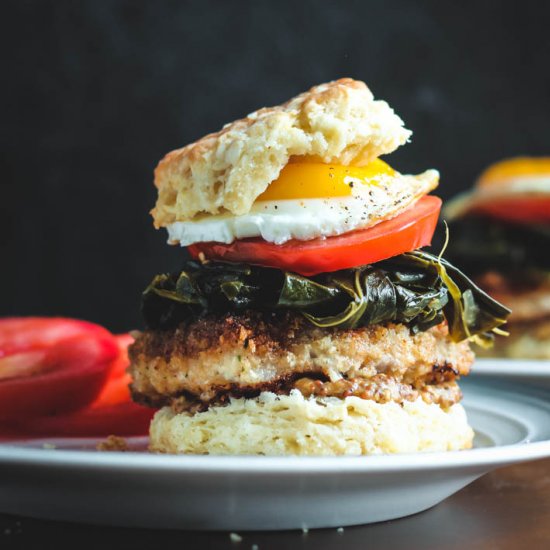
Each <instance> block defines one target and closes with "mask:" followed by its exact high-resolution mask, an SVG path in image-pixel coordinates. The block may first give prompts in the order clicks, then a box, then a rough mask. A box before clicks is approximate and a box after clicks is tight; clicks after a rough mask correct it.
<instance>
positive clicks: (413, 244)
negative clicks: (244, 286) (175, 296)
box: [189, 195, 441, 275]
mask: <svg viewBox="0 0 550 550" xmlns="http://www.w3.org/2000/svg"><path fill="white" fill-rule="evenodd" d="M440 209H441V199H440V198H438V197H434V196H431V195H430V196H426V197H422V198H421V199H420V200H419V201H417V202H416V204H414V205H413V206H412V207H411V208H408V209H407V210H405V212H403V213H402V214H400V215H399V216H396V217H395V218H393V219H391V220H387V221H384V222H381V223H379V224H378V225H375V226H374V227H370V228H368V229H360V230H358V231H352V232H350V233H345V234H343V235H338V236H336V237H328V238H326V239H313V240H310V241H298V240H292V241H288V242H286V243H284V244H282V245H276V244H273V243H269V242H266V241H264V240H262V239H258V238H253V239H242V240H238V241H234V242H233V243H231V244H223V243H215V242H209V243H196V244H194V245H192V246H190V247H189V252H190V253H191V255H192V256H193V257H194V258H197V257H198V256H199V254H200V253H201V252H202V253H203V254H204V255H205V257H206V258H207V259H209V260H221V261H227V262H244V263H249V264H254V265H262V266H266V267H276V268H279V269H283V270H287V271H293V272H295V273H299V274H301V275H316V274H318V273H325V272H328V271H337V270H339V269H345V268H349V267H355V266H358V265H365V264H370V263H374V262H378V261H380V260H384V259H386V258H391V257H392V256H397V255H398V254H402V253H403V252H410V251H411V250H415V249H417V248H420V247H422V246H426V245H429V244H430V243H431V240H432V236H433V233H434V231H435V227H436V224H437V219H438V217H439V211H440Z"/></svg>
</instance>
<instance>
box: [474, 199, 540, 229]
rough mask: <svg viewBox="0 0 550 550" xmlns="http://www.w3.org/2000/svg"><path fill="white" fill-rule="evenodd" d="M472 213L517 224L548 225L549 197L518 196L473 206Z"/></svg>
mask: <svg viewBox="0 0 550 550" xmlns="http://www.w3.org/2000/svg"><path fill="white" fill-rule="evenodd" d="M472 211H473V212H476V213H480V214H484V215H486V216H490V217H492V218H498V219H501V220H507V221H513V222H519V223H549V222H550V196H548V195H545V196H536V197H533V196H530V197H526V196H523V197H522V196H519V197H507V198H501V199H495V200H493V201H491V202H487V203H484V204H479V205H477V206H474V207H473V209H472Z"/></svg>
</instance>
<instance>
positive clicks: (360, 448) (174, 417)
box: [150, 390, 474, 455]
mask: <svg viewBox="0 0 550 550" xmlns="http://www.w3.org/2000/svg"><path fill="white" fill-rule="evenodd" d="M473 436H474V432H473V430H472V429H471V428H470V426H469V425H468V421H467V418H466V412H465V411H464V408H463V407H462V405H460V404H456V405H453V406H451V407H449V408H448V409H443V408H441V407H440V406H439V405H436V404H427V403H425V402H424V401H423V400H422V399H421V398H418V399H417V400H416V401H410V402H405V403H403V404H398V403H394V402H389V403H384V404H380V403H376V402H374V401H371V400H367V399H361V398H359V397H346V398H345V399H339V398H331V397H325V398H319V397H318V398H314V397H310V398H305V397H304V396H303V395H302V394H301V393H300V392H299V391H298V390H292V391H291V393H290V395H275V394H274V393H270V392H264V393H262V394H260V395H259V396H258V397H256V398H254V399H245V398H241V399H232V400H231V402H230V403H229V404H228V405H225V406H214V407H210V408H209V409H208V410H206V411H204V412H199V413H195V414H190V413H185V412H184V413H179V414H177V413H175V412H173V410H172V409H171V408H170V407H164V408H163V409H161V410H160V411H158V412H157V413H156V415H155V417H154V418H153V421H152V423H151V429H150V450H151V451H154V452H161V453H176V454H213V455H376V454H387V453H410V452H421V451H454V450H461V449H469V448H470V447H471V446H472V441H473Z"/></svg>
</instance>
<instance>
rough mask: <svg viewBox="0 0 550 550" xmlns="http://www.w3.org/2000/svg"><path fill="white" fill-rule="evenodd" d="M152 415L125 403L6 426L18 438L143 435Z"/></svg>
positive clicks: (148, 410) (148, 409) (139, 406)
mask: <svg viewBox="0 0 550 550" xmlns="http://www.w3.org/2000/svg"><path fill="white" fill-rule="evenodd" d="M155 412H156V411H155V409H150V408H149V407H144V406H142V405H138V404H137V403H134V402H132V401H126V402H123V403H117V404H114V405H103V406H101V407H87V408H85V409H83V410H80V411H76V412H73V413H71V414H63V415H56V416H43V417H38V418H27V419H22V420H20V421H19V422H17V423H16V424H15V425H11V424H10V425H9V427H8V429H9V430H11V434H10V435H11V437H18V438H21V437H25V438H28V437H106V436H108V435H120V436H130V435H147V433H148V432H149V424H150V423H151V419H152V418H153V415H154V414H155ZM0 430H1V428H0ZM8 433H9V432H8Z"/></svg>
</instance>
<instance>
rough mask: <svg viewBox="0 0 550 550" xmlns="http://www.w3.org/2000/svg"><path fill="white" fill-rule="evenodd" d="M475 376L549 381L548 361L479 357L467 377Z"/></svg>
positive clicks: (549, 362) (549, 364)
mask: <svg viewBox="0 0 550 550" xmlns="http://www.w3.org/2000/svg"><path fill="white" fill-rule="evenodd" d="M476 375H478V376H488V377H490V376H510V377H516V376H517V377H518V378H519V377H521V378H528V377H537V378H539V377H540V378H548V379H550V360H546V359H506V358H500V357H495V358H492V357H480V358H476V360H475V362H474V364H473V365H472V370H471V372H470V375H469V376H472V377H473V378H475V377H476Z"/></svg>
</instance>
